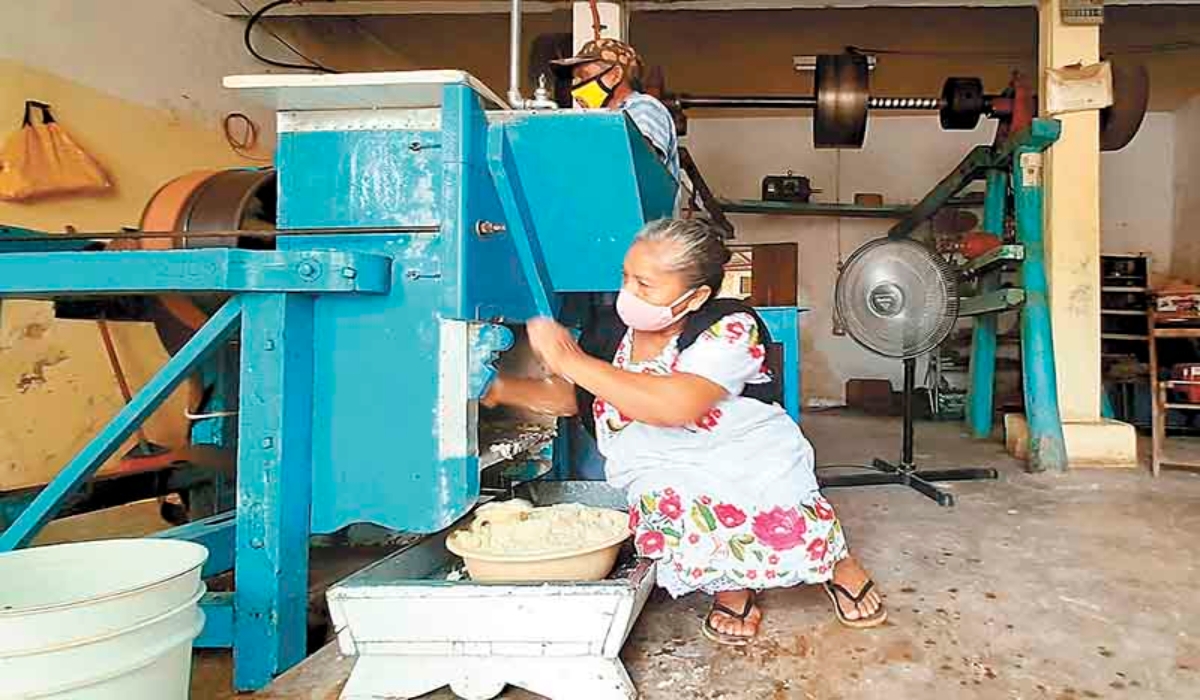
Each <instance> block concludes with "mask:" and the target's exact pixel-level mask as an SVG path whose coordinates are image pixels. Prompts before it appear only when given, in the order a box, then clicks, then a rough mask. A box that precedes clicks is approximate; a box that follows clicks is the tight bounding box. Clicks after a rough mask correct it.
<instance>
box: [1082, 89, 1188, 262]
mask: <svg viewBox="0 0 1200 700" xmlns="http://www.w3.org/2000/svg"><path fill="white" fill-rule="evenodd" d="M1178 138H1179V136H1178V134H1177V133H1176V130H1175V116H1174V115H1173V114H1172V113H1171V112H1152V113H1150V114H1148V115H1146V121H1145V122H1144V124H1143V126H1142V129H1141V130H1140V131H1139V132H1138V134H1137V136H1135V137H1134V140H1133V142H1132V143H1130V144H1129V146H1127V147H1126V148H1125V149H1123V150H1120V151H1116V152H1114V153H1102V154H1100V250H1101V252H1102V253H1110V254H1130V253H1133V254H1137V253H1145V254H1147V255H1149V256H1150V263H1151V266H1152V272H1153V274H1154V276H1155V277H1156V278H1161V277H1162V276H1164V275H1166V274H1167V273H1168V272H1169V271H1170V269H1171V254H1172V242H1173V238H1174V233H1173V229H1174V225H1175V211H1174V209H1175V191H1174V187H1173V180H1174V168H1175V157H1176V151H1175V146H1176V140H1177V139H1178Z"/></svg>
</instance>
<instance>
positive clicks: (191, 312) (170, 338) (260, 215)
mask: <svg viewBox="0 0 1200 700" xmlns="http://www.w3.org/2000/svg"><path fill="white" fill-rule="evenodd" d="M274 223H275V169H274V168H261V169H258V168H255V169H243V168H238V169H232V170H215V171H214V170H199V171H195V172H191V173H187V174H185V175H181V176H179V177H177V178H175V179H174V180H171V181H170V182H168V183H167V184H165V185H163V186H162V187H161V188H159V190H158V191H157V192H155V194H154V196H153V197H151V198H150V201H149V202H148V203H147V204H146V208H145V209H144V210H143V211H142V220H141V229H142V230H143V231H146V232H153V233H164V232H180V233H183V234H188V233H193V232H197V233H200V232H206V231H212V232H217V231H230V230H251V231H269V230H272V229H274ZM231 245H237V246H239V247H241V246H245V247H255V248H261V247H270V245H271V240H270V239H259V238H258V237H238V238H236V239H231V238H230V237H228V236H221V237H204V236H189V235H184V236H181V237H156V236H145V237H137V236H134V237H132V238H130V239H116V240H114V241H111V242H110V243H109V248H110V249H139V250H168V249H171V248H177V247H184V248H195V247H218V246H231ZM157 301H158V304H157V308H154V307H155V305H151V307H152V308H150V309H149V312H148V315H149V316H150V320H152V321H153V322H154V327H155V329H156V330H157V331H158V335H159V338H160V339H161V340H162V342H163V345H164V347H166V349H167V351H168V352H170V353H171V354H174V353H175V352H176V351H178V349H179V348H181V347H182V346H183V344H184V343H185V342H187V339H188V338H190V337H191V335H192V333H193V332H195V331H196V330H197V329H198V328H200V326H202V325H203V324H204V322H205V321H206V320H207V319H208V316H209V311H211V309H212V307H213V304H214V303H216V302H217V301H218V300H216V299H203V298H199V299H198V298H194V297H189V296H184V295H179V294H169V295H162V296H160V297H158V299H157Z"/></svg>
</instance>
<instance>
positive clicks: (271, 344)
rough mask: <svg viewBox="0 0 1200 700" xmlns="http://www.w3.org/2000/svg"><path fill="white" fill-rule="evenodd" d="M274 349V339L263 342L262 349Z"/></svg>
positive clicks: (269, 350)
mask: <svg viewBox="0 0 1200 700" xmlns="http://www.w3.org/2000/svg"><path fill="white" fill-rule="evenodd" d="M274 349H275V341H274V340H268V341H267V342H265V343H263V350H266V351H267V352H271V351H272V350H274Z"/></svg>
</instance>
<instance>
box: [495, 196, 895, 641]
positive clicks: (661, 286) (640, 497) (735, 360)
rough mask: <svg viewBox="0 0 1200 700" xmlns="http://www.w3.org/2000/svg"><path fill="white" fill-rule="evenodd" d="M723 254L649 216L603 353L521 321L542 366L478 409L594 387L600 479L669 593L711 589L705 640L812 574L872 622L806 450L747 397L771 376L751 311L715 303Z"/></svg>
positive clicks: (847, 611) (722, 637)
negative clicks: (615, 328)
mask: <svg viewBox="0 0 1200 700" xmlns="http://www.w3.org/2000/svg"><path fill="white" fill-rule="evenodd" d="M728 260H729V251H728V250H727V249H726V247H725V244H724V242H723V241H722V239H721V236H720V234H719V233H718V232H717V231H716V230H715V229H713V228H712V227H711V226H710V225H709V224H708V223H706V222H704V221H701V220H686V221H685V220H664V221H657V222H653V223H651V224H649V225H647V226H646V227H645V228H644V229H643V230H642V231H641V232H640V233H639V234H638V235H637V239H636V241H635V242H634V244H633V246H632V247H631V248H630V249H629V252H628V253H627V254H626V257H625V270H624V282H623V284H622V287H621V292H620V295H619V296H618V298H617V313H618V315H619V317H620V319H621V321H622V322H623V323H624V325H625V326H627V327H628V329H627V330H626V331H625V333H624V336H623V338H622V339H621V340H620V342H619V344H618V345H617V347H616V351H615V353H614V354H613V356H611V357H601V358H596V357H592V356H589V355H588V354H587V353H585V352H584V351H583V350H582V349H581V348H580V346H579V344H578V343H577V342H576V341H575V339H574V337H573V335H572V334H571V333H570V332H569V331H568V330H567V329H565V328H563V327H562V326H560V325H558V324H557V323H555V322H554V321H551V320H547V319H535V320H533V321H531V322H530V323H529V325H528V332H529V340H530V345H531V346H532V348H533V350H534V352H535V353H536V354H537V356H538V357H539V359H540V360H541V361H542V363H543V364H544V365H545V366H546V368H547V369H548V370H549V371H550V372H551V373H552V374H553V375H556V377H555V378H553V379H550V380H536V379H522V378H514V377H508V376H501V377H499V378H498V379H497V380H496V381H495V382H494V383H493V386H492V387H491V388H490V390H489V392H488V394H487V396H486V397H485V399H484V404H485V405H489V406H494V405H499V404H504V405H514V406H522V407H525V408H529V409H533V410H540V411H543V412H549V413H554V414H557V415H562V416H566V415H573V414H575V413H576V406H577V403H576V398H575V396H576V394H575V392H576V387H578V388H580V389H583V390H586V392H588V393H590V394H591V395H592V396H594V397H595V400H594V402H593V405H592V414H593V416H594V418H595V423H596V436H597V443H598V447H599V449H600V452H601V453H602V454H603V455H604V457H605V459H606V462H605V471H606V476H607V479H608V482H609V483H610V484H611V485H613V486H615V487H617V488H621V489H624V490H625V491H626V493H627V494H628V501H629V514H630V524H631V527H632V529H633V531H634V541H635V544H636V546H637V550H638V553H639V554H640V555H642V556H644V557H649V558H652V559H657V560H658V583H659V585H661V586H662V587H664V588H666V590H667V591H668V592H669V593H670V594H671V595H672V596H673V597H679V596H681V595H684V594H687V593H691V592H693V591H703V592H705V593H708V594H710V595H713V596H714V601H713V605H712V609H711V611H710V612H709V614H708V616H707V617H706V619H705V621H704V624H703V627H702V630H703V632H704V634H705V636H706V637H708V638H709V639H711V640H713V641H715V642H718V643H722V644H731V645H743V644H745V643H747V641H748V640H749V639H750V638H752V637H754V635H755V634H756V633H757V632H758V628H759V624H760V622H761V620H762V611H761V610H760V609H759V607H758V605H757V604H756V601H755V595H754V593H755V592H756V591H760V590H763V589H766V588H786V587H790V586H797V585H801V584H818V583H820V584H824V586H825V590H826V591H827V592H828V594H829V596H830V597H831V599H832V600H833V604H834V610H835V612H836V614H837V617H838V619H839V620H840V621H842V622H843V623H844V624H847V625H850V626H853V627H873V626H875V625H879V624H881V623H882V622H883V621H884V620H885V619H886V617H887V613H886V611H885V610H884V607H883V604H882V601H881V599H880V597H879V594H878V593H877V592H876V591H875V590H874V589H873V587H874V584H873V582H872V581H871V580H870V578H869V576H868V575H867V573H866V572H865V571H864V570H863V568H862V567H861V566H860V565H859V564H858V562H857V561H855V560H854V559H853V558H852V557H851V556H850V554H849V552H848V551H847V548H846V538H845V533H844V532H843V530H842V526H841V524H840V523H839V522H838V520H837V517H836V516H835V515H834V511H833V508H832V507H831V506H830V505H829V502H828V501H826V500H825V498H824V497H823V496H822V495H821V493H820V491H819V490H818V486H817V480H816V476H815V474H814V467H813V450H812V446H811V445H809V443H808V441H807V440H806V439H805V438H804V436H803V434H801V432H800V428H799V427H798V426H797V425H796V424H795V423H794V422H793V421H792V420H791V419H790V418H789V417H788V415H787V413H785V412H784V410H783V409H782V408H781V407H780V406H779V405H777V404H775V403H771V402H768V401H765V400H763V399H762V398H761V397H759V398H755V397H754V395H755V392H754V391H753V389H754V387H756V386H760V385H764V384H767V383H769V382H771V381H772V379H771V377H770V376H769V374H768V373H767V371H766V365H765V359H766V346H765V344H764V342H763V339H764V337H765V336H766V331H765V328H764V327H763V326H761V325H760V324H761V321H760V320H759V319H758V317H757V315H756V314H755V313H754V312H753V310H752V309H750V308H749V307H747V306H745V305H742V304H739V303H737V302H729V301H728V300H722V301H721V302H719V303H716V302H714V298H715V295H716V292H717V290H719V289H720V288H721V281H722V279H723V277H724V265H725V263H726V262H728ZM714 309H720V310H723V311H728V313H719V314H717V315H714V314H713V313H712V311H713V310H714ZM692 319H703V321H702V322H703V324H704V326H703V327H702V328H697V327H696V324H695V323H694V322H690V321H691V320H692ZM710 321H711V323H710ZM689 331H691V332H690V333H689ZM697 331H698V332H697ZM685 341H686V342H685ZM681 348H682V349H681ZM748 387H749V389H748Z"/></svg>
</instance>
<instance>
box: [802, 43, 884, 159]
mask: <svg viewBox="0 0 1200 700" xmlns="http://www.w3.org/2000/svg"><path fill="white" fill-rule="evenodd" d="M814 87H815V90H814V91H815V92H816V96H817V106H816V109H815V110H814V111H813V145H815V146H816V147H817V148H862V145H863V140H864V139H865V138H866V136H867V103H868V101H869V99H870V70H869V69H868V66H867V57H866V56H860V55H858V54H835V55H823V56H818V57H817V74H816V85H815V86H814Z"/></svg>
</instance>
